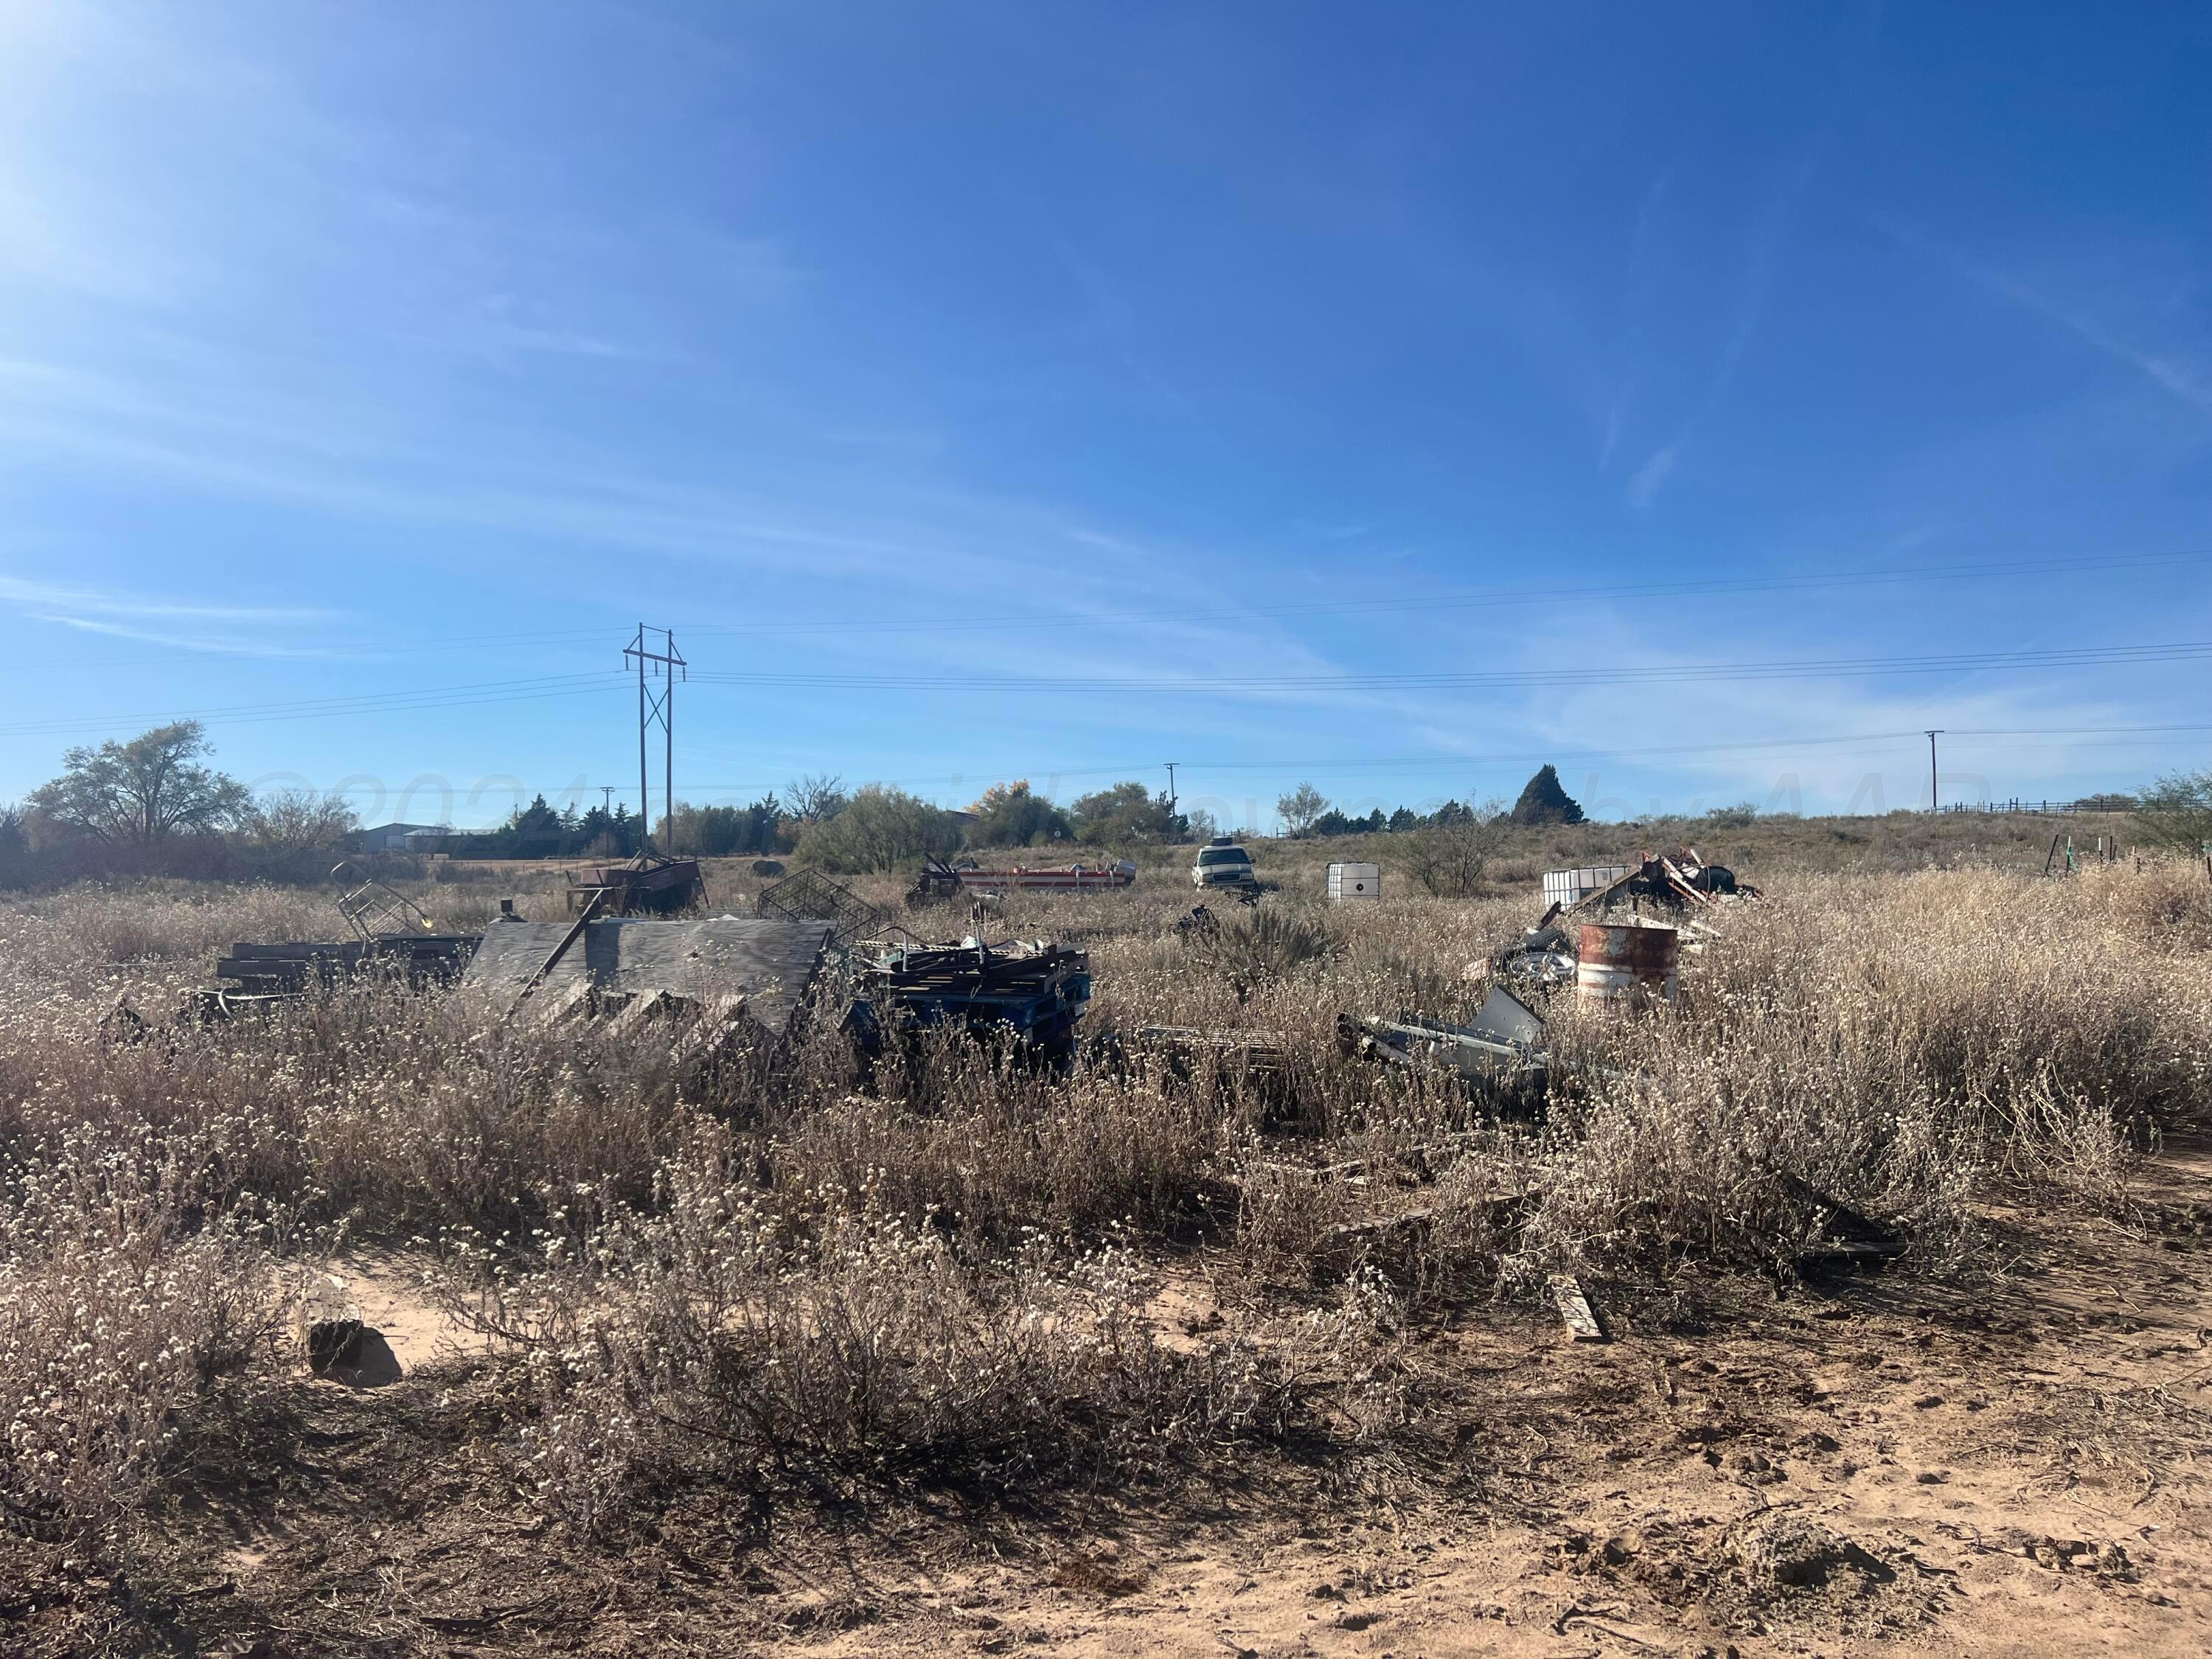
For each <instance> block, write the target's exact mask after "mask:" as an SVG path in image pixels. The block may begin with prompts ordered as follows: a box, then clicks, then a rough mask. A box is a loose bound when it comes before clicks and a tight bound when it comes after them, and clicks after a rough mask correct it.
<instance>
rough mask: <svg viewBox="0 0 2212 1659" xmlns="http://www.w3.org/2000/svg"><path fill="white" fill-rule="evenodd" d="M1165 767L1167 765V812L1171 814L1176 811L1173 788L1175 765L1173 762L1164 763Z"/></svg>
mask: <svg viewBox="0 0 2212 1659" xmlns="http://www.w3.org/2000/svg"><path fill="white" fill-rule="evenodd" d="M1166 765H1167V769H1168V811H1170V812H1172V811H1175V810H1176V788H1175V769H1176V763H1175V762H1174V761H1169V762H1167V763H1166Z"/></svg>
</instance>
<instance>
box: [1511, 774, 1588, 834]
mask: <svg viewBox="0 0 2212 1659" xmlns="http://www.w3.org/2000/svg"><path fill="white" fill-rule="evenodd" d="M1582 821H1583V809H1582V808H1581V807H1580V806H1578V805H1576V804H1575V802H1574V800H1573V799H1572V798H1571V797H1570V796H1569V795H1568V793H1567V792H1566V791H1565V789H1564V788H1562V787H1560V785H1559V768H1557V767H1556V766H1553V765H1552V764H1550V763H1548V762H1547V763H1546V764H1545V765H1544V766H1543V768H1542V769H1541V770H1539V771H1538V772H1537V774H1536V775H1535V776H1534V777H1533V778H1531V779H1529V780H1528V784H1527V786H1526V787H1523V788H1522V791H1521V799H1519V800H1516V801H1515V802H1514V803H1513V822H1514V823H1581V822H1582Z"/></svg>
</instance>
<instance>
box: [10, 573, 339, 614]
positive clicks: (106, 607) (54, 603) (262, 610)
mask: <svg viewBox="0 0 2212 1659" xmlns="http://www.w3.org/2000/svg"><path fill="white" fill-rule="evenodd" d="M0 599H4V600H6V601H7V602H8V603H9V604H10V605H15V607H16V608H17V609H19V610H21V609H25V608H28V607H32V606H39V607H48V608H53V609H58V610H68V611H89V612H91V613H93V614H94V615H95V616H107V617H161V618H165V619H167V620H170V621H185V622H229V623H265V624H270V625H272V626H273V625H277V624H284V623H303V622H330V621H333V620H335V619H336V618H337V617H338V615H339V614H340V613H339V612H337V611H329V610H325V609H322V608H320V607H316V606H300V605H207V604H203V603H201V602H199V601H197V600H192V599H160V598H155V597H153V596H151V595H144V594H134V593H118V592H112V591H106V592H103V591H100V590H96V589H93V588H85V587H64V586H58V585H57V584H55V583H52V582H41V581H27V580H24V579H23V578H21V577H19V576H0Z"/></svg>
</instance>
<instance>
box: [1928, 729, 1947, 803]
mask: <svg viewBox="0 0 2212 1659" xmlns="http://www.w3.org/2000/svg"><path fill="white" fill-rule="evenodd" d="M1942 735H1943V728H1942V726H1937V727H1936V729H1935V730H1934V731H1933V732H1929V733H1928V810H1929V811H1931V812H1937V811H1942V807H1940V806H1939V805H1936V738H1939V737H1941V736H1942Z"/></svg>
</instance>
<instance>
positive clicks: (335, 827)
mask: <svg viewBox="0 0 2212 1659" xmlns="http://www.w3.org/2000/svg"><path fill="white" fill-rule="evenodd" d="M240 827H241V828H243V829H245V831H246V834H247V835H248V836H251V837H252V841H253V843H254V845H255V846H257V847H259V848H263V849H264V850H265V851H268V852H271V853H304V852H310V851H313V850H317V849H320V848H333V847H336V846H337V845H338V844H339V843H340V842H343V841H344V840H345V838H346V837H347V836H349V835H351V834H352V833H353V832H354V831H355V830H356V829H359V828H361V819H360V818H359V817H358V816H356V813H355V811H354V810H353V808H352V807H350V806H349V805H346V803H345V800H344V798H343V796H339V795H335V794H332V795H325V794H319V793H316V792H315V791H314V790H313V789H281V790H278V791H276V793H272V794H267V795H264V796H262V797H261V799H258V800H257V801H255V802H254V803H253V805H252V806H250V807H248V808H247V809H246V813H245V817H244V822H243V823H242V824H241V826H240Z"/></svg>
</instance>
